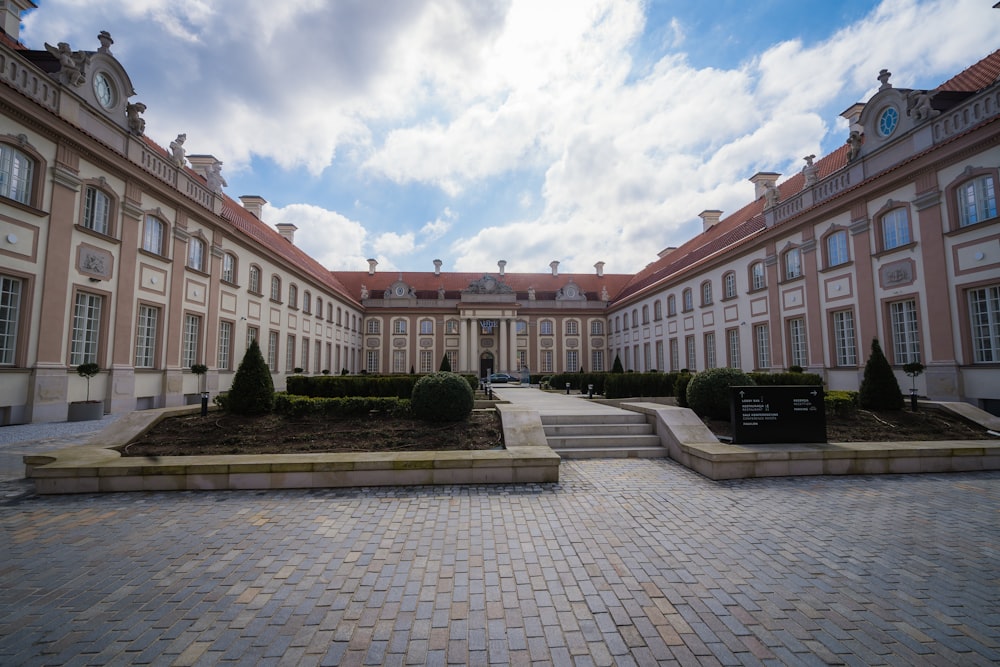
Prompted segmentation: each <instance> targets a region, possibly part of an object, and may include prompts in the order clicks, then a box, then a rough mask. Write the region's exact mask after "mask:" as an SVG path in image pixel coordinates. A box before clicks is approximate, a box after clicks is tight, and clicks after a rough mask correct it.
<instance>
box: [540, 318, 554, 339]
mask: <svg viewBox="0 0 1000 667" xmlns="http://www.w3.org/2000/svg"><path fill="white" fill-rule="evenodd" d="M538 333H539V334H541V335H542V336H551V335H552V320H542V321H541V323H540V324H539V325H538Z"/></svg>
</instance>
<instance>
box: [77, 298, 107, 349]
mask: <svg viewBox="0 0 1000 667" xmlns="http://www.w3.org/2000/svg"><path fill="white" fill-rule="evenodd" d="M103 305H104V299H103V298H102V297H99V296H97V295H95V294H86V293H85V292H80V293H78V294H77V295H76V302H75V304H74V307H73V335H72V339H71V342H70V353H69V364H70V366H79V365H80V364H92V363H97V345H98V341H99V340H100V335H101V307H102V306H103Z"/></svg>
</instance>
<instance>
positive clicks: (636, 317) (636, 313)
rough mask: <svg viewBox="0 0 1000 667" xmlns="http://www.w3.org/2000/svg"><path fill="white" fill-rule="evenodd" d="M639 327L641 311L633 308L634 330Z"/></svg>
mask: <svg viewBox="0 0 1000 667" xmlns="http://www.w3.org/2000/svg"><path fill="white" fill-rule="evenodd" d="M637 326H639V309H638V308H633V309H632V328H633V329H635V328H636V327H637Z"/></svg>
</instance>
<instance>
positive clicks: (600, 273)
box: [594, 262, 604, 278]
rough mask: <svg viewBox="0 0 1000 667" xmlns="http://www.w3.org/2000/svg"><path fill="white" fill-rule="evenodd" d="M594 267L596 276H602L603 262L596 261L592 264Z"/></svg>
mask: <svg viewBox="0 0 1000 667" xmlns="http://www.w3.org/2000/svg"><path fill="white" fill-rule="evenodd" d="M594 268H595V269H597V277H598V278H603V277H604V262H598V263H597V264H594Z"/></svg>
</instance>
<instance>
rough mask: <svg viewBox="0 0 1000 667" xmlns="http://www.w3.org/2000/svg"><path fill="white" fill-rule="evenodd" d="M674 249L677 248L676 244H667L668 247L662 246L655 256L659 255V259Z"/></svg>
mask: <svg viewBox="0 0 1000 667" xmlns="http://www.w3.org/2000/svg"><path fill="white" fill-rule="evenodd" d="M674 250H677V246H675V245H672V246H668V247H666V248H664V249H663V250H661V251H660V252H658V253H656V256H657V257H659V258H660V259H663V258H664V257H666V256H667V255H669V254H670V253H672V252H673V251H674Z"/></svg>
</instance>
